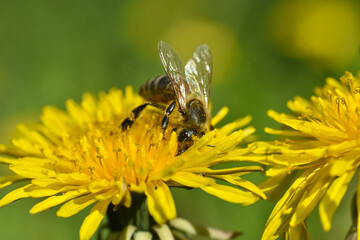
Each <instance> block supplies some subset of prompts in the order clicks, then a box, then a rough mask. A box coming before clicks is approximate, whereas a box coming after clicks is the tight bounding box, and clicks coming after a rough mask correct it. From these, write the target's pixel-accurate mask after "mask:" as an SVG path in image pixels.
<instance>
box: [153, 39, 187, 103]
mask: <svg viewBox="0 0 360 240" xmlns="http://www.w3.org/2000/svg"><path fill="white" fill-rule="evenodd" d="M159 56H160V60H161V63H162V65H163V67H164V69H165V71H166V73H167V75H168V76H169V78H170V80H171V81H172V83H173V84H172V86H173V88H174V91H175V95H176V98H177V101H178V103H179V106H180V109H185V107H186V98H187V95H189V93H190V87H189V85H188V83H187V82H186V78H185V73H184V66H183V64H182V62H181V59H180V57H179V56H178V55H177V53H176V52H175V50H174V49H173V48H172V47H170V45H169V44H167V43H166V42H163V41H160V42H159Z"/></svg>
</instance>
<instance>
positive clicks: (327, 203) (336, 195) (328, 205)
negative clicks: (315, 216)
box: [319, 170, 355, 231]
mask: <svg viewBox="0 0 360 240" xmlns="http://www.w3.org/2000/svg"><path fill="white" fill-rule="evenodd" d="M354 173H355V170H353V171H351V172H348V173H344V174H343V175H342V176H340V177H339V178H337V179H335V180H334V182H333V183H332V184H331V186H330V188H329V189H328V190H327V192H326V194H325V196H324V198H323V199H322V201H321V202H320V204H319V214H320V219H321V223H322V226H323V228H324V230H325V231H329V230H330V228H331V220H332V218H333V216H334V213H335V211H336V209H337V207H338V206H339V204H340V201H341V199H342V198H343V196H344V194H345V192H346V189H347V187H348V184H349V182H350V181H351V179H352V177H353V175H354Z"/></svg>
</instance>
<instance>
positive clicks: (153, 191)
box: [145, 181, 176, 224]
mask: <svg viewBox="0 0 360 240" xmlns="http://www.w3.org/2000/svg"><path fill="white" fill-rule="evenodd" d="M145 194H146V196H147V203H148V209H149V212H150V214H151V216H152V217H153V218H154V219H155V221H156V222H158V223H160V224H162V223H165V222H166V221H167V220H170V219H173V218H175V217H176V209H175V203H174V199H173V197H172V195H171V192H170V189H169V187H168V186H167V185H166V184H165V183H163V182H161V181H159V182H157V183H151V182H148V183H147V187H146V192H145Z"/></svg>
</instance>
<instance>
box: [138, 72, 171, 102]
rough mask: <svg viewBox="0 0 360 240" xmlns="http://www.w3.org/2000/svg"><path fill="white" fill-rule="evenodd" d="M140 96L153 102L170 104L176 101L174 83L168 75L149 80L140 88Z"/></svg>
mask: <svg viewBox="0 0 360 240" xmlns="http://www.w3.org/2000/svg"><path fill="white" fill-rule="evenodd" d="M139 94H140V96H142V97H143V98H144V99H146V100H148V101H152V102H159V103H168V102H169V101H171V100H175V93H174V90H173V88H172V83H171V81H170V79H169V77H168V76H167V75H163V76H158V77H154V78H152V79H150V80H148V81H147V82H146V83H144V84H143V85H142V86H141V87H140V90H139Z"/></svg>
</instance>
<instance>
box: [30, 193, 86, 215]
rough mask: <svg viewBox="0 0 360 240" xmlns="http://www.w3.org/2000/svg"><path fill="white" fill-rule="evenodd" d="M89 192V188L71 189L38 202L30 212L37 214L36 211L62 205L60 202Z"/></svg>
mask: <svg viewBox="0 0 360 240" xmlns="http://www.w3.org/2000/svg"><path fill="white" fill-rule="evenodd" d="M88 192H89V190H87V189H79V190H76V191H69V192H67V193H65V194H63V195H60V196H52V197H49V198H47V199H45V200H44V201H41V202H39V203H37V204H36V205H35V206H33V207H32V208H31V209H30V213H31V214H36V213H39V212H42V211H45V210H47V209H49V208H52V207H54V206H57V205H60V204H62V203H64V202H66V201H68V200H70V199H73V198H76V197H79V196H81V195H84V194H86V193H88Z"/></svg>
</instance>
